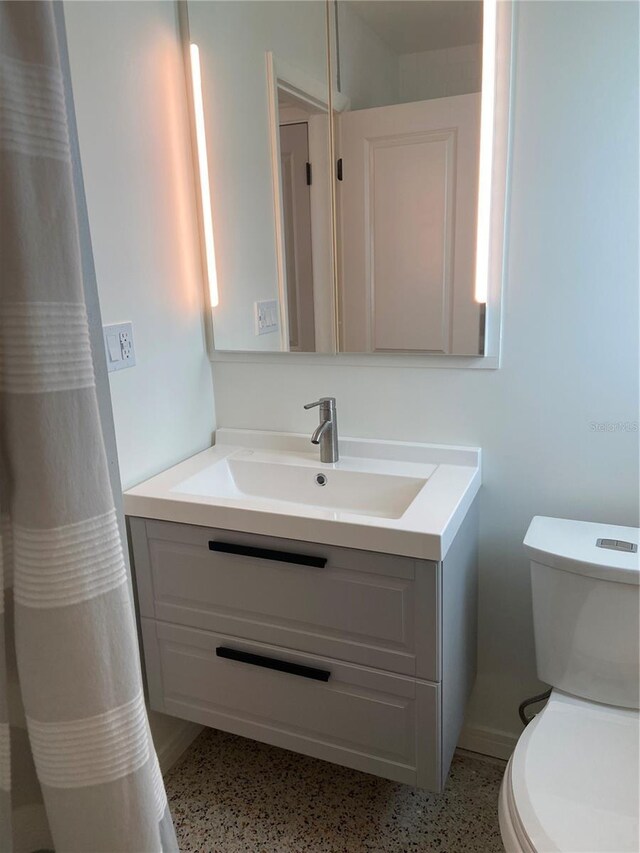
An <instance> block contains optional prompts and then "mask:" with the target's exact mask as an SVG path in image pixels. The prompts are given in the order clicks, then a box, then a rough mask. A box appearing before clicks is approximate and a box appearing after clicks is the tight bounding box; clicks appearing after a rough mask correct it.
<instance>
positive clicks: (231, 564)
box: [130, 519, 440, 681]
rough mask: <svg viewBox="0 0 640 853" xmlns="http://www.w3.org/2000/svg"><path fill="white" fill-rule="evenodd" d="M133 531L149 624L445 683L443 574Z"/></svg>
mask: <svg viewBox="0 0 640 853" xmlns="http://www.w3.org/2000/svg"><path fill="white" fill-rule="evenodd" d="M130 525H131V532H132V538H133V545H134V557H135V571H136V582H137V587H138V594H139V603H140V612H141V615H142V616H143V617H147V618H155V619H159V620H162V621H166V622H172V623H175V624H179V625H187V626H191V627H195V628H203V629H206V630H212V631H218V632H221V633H225V634H231V635H234V636H241V637H245V638H248V639H252V640H257V641H259V642H266V643H272V644H274V645H279V646H286V647H288V648H292V649H298V650H301V651H306V652H311V653H314V654H320V655H326V656H327V657H331V658H338V659H340V660H345V661H352V662H354V663H359V664H363V665H365V666H372V667H376V668H379V669H384V670H389V671H391V672H397V673H402V674H406V675H416V674H417V675H419V676H420V677H421V678H425V679H428V680H431V681H437V680H439V677H440V675H439V657H440V655H439V635H438V614H439V606H438V566H437V564H435V563H428V562H425V561H416V560H412V559H410V558H406V557H394V556H391V555H388V554H377V553H369V552H366V551H356V550H352V549H346V548H336V547H334V546H327V545H318V544H314V543H308V542H291V541H288V540H283V539H277V538H272V537H266V536H256V535H253V534H245V533H236V532H232V531H222V530H216V529H210V528H203V527H194V526H190V525H184V524H173V523H170V522H160V521H144V520H142V519H130ZM212 549H214V550H212ZM416 622H418V623H419V624H418V626H416ZM416 627H418V632H419V633H418V639H417V640H416V635H417V632H416ZM416 658H419V665H416Z"/></svg>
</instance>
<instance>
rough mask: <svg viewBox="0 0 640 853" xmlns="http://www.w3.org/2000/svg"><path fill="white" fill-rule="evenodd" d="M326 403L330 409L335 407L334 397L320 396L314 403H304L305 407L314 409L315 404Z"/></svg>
mask: <svg viewBox="0 0 640 853" xmlns="http://www.w3.org/2000/svg"><path fill="white" fill-rule="evenodd" d="M322 405H328V406H329V408H330V409H335V405H336V398H335V397H320V399H319V400H316V401H315V403H305V406H304V408H305V409H314V408H315V407H316V406H322Z"/></svg>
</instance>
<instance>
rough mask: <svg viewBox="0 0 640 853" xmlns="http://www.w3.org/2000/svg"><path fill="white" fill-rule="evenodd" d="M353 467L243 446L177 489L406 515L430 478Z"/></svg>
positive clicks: (352, 510)
mask: <svg viewBox="0 0 640 853" xmlns="http://www.w3.org/2000/svg"><path fill="white" fill-rule="evenodd" d="M269 456H271V458H269ZM278 457H280V458H278ZM376 461H377V460H376ZM338 465H340V467H338ZM353 467H354V466H353V465H350V464H349V461H348V460H347V461H344V462H343V463H342V464H340V463H337V465H336V466H335V467H334V466H332V469H333V470H326V467H325V466H320V465H318V464H317V462H314V461H313V460H310V459H309V460H306V459H304V460H301V461H299V462H298V464H295V463H293V462H288V461H287V456H286V455H284V454H278V453H277V452H274V453H272V454H270V455H269V454H265V453H262V454H257V453H254V452H253V451H246V450H240V451H237V452H236V453H233V454H232V455H230V456H227V457H225V458H223V459H221V460H220V461H219V462H217V463H215V464H213V465H210V466H209V467H207V468H205V469H203V470H202V471H200V472H198V473H197V474H195V475H194V476H193V477H189V478H188V479H187V480H185V481H183V482H182V483H178V484H177V485H176V486H174V487H173V489H172V491H173V492H180V493H182V494H188V495H200V496H203V497H205V496H206V497H217V498H223V499H235V500H237V499H242V498H243V497H244V498H253V499H257V500H258V501H261V502H263V503H264V504H266V503H268V504H269V505H270V506H271V505H273V503H274V502H277V503H287V504H297V505H300V504H304V505H306V506H309V507H317V508H323V509H330V510H333V511H335V512H339V513H340V512H350V513H356V514H358V515H374V516H379V517H381V518H400V517H401V516H402V515H404V513H405V512H406V510H407V509H408V507H409V506H410V505H411V503H412V502H413V500H414V498H415V497H416V495H417V494H418V492H419V491H420V490H421V489H422V488H423V486H424V485H425V484H426V482H427V479H428V477H427V476H423V477H410V476H401V475H397V474H393V473H390V472H388V471H386V472H379V471H376V472H368V471H361V470H360V471H359V470H353ZM388 467H391V464H389V466H388ZM425 467H426V466H425ZM434 467H435V466H431V468H434ZM429 473H430V472H429ZM425 474H426V472H425ZM289 509H290V511H291V509H292V507H289Z"/></svg>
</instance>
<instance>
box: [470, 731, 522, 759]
mask: <svg viewBox="0 0 640 853" xmlns="http://www.w3.org/2000/svg"><path fill="white" fill-rule="evenodd" d="M517 741H518V735H516V734H513V733H512V732H501V731H499V730H498V729H490V728H488V727H486V726H465V728H464V729H463V730H462V734H461V735H460V740H459V741H458V747H459V748H460V749H466V750H468V751H469V752H479V753H480V754H481V755H490V756H491V757H492V758H501V759H503V760H505V761H506V760H507V759H508V758H509V757H510V755H511V753H512V752H513V750H514V749H515V746H516V743H517Z"/></svg>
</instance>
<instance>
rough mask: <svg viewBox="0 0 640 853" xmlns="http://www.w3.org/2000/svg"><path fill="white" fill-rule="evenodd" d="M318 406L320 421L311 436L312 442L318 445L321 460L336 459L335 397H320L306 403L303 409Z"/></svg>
mask: <svg viewBox="0 0 640 853" xmlns="http://www.w3.org/2000/svg"><path fill="white" fill-rule="evenodd" d="M315 406H319V407H320V423H319V424H318V426H317V427H316V429H315V430H314V433H313V435H312V436H311V443H312V444H319V445H320V461H321V462H337V461H338V415H337V413H336V398H335V397H320V399H319V400H316V402H315V403H307V404H306V406H305V409H313V408H314V407H315Z"/></svg>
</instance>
